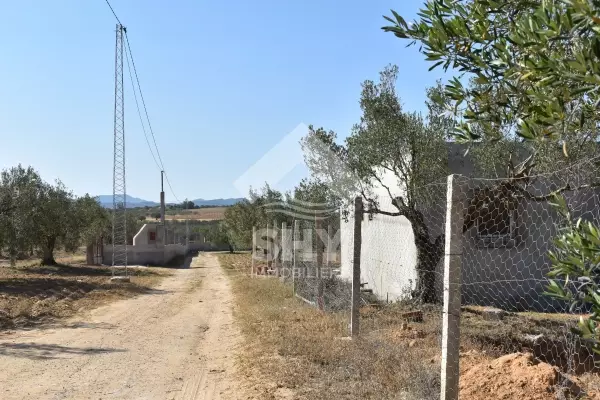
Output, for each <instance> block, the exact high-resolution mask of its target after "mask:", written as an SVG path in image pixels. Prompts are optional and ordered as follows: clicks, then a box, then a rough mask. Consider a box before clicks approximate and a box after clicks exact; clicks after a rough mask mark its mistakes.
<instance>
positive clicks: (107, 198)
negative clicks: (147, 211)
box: [96, 194, 159, 208]
mask: <svg viewBox="0 0 600 400" xmlns="http://www.w3.org/2000/svg"><path fill="white" fill-rule="evenodd" d="M96 197H97V198H98V202H99V203H100V205H101V206H102V207H106V208H111V207H112V206H113V197H112V194H103V195H100V196H96ZM126 202H127V208H135V207H145V206H149V207H154V206H158V205H159V203H156V202H154V201H148V200H144V199H140V198H137V197H132V196H130V195H127V197H126Z"/></svg>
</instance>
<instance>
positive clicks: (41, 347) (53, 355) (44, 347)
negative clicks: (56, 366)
mask: <svg viewBox="0 0 600 400" xmlns="http://www.w3.org/2000/svg"><path fill="white" fill-rule="evenodd" d="M125 351H127V350H125V349H114V348H101V347H68V346H61V345H58V344H38V343H1V344H0V357H14V358H28V359H30V360H53V359H57V358H72V357H77V356H84V355H94V354H107V353H117V352H119V353H121V352H125Z"/></svg>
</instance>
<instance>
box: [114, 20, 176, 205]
mask: <svg viewBox="0 0 600 400" xmlns="http://www.w3.org/2000/svg"><path fill="white" fill-rule="evenodd" d="M125 42H126V43H127V54H128V56H127V57H128V58H127V60H128V61H129V58H131V65H132V66H133V74H134V75H135V81H136V82H137V88H138V91H139V92H140V99H141V100H142V106H143V107H144V114H146V121H147V122H148V129H149V130H150V135H152V142H153V143H154V149H155V150H156V155H157V156H158V161H159V162H158V163H157V165H158V164H160V167H161V168H160V169H161V171H165V178H166V179H167V185H168V186H169V190H170V191H171V194H172V195H173V197H175V200H176V201H177V202H178V203H179V202H180V201H179V198H178V197H177V195H176V194H175V191H174V190H173V186H172V185H171V181H170V180H169V175H167V172H166V168H165V164H164V163H163V160H162V157H161V156H160V151H159V150H158V145H157V144H156V137H155V136H154V130H153V129H152V123H151V122H150V116H149V115H148V108H147V107H146V101H145V100H144V93H143V92H142V85H141V84H140V79H139V76H138V73H137V68H136V66H135V60H134V59H133V53H132V51H131V45H130V44H129V36H128V35H127V31H125ZM132 84H133V80H132ZM136 101H137V100H136ZM142 125H143V124H142ZM144 133H145V131H144ZM154 161H155V162H156V159H155V160H154Z"/></svg>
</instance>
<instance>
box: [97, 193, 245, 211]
mask: <svg viewBox="0 0 600 400" xmlns="http://www.w3.org/2000/svg"><path fill="white" fill-rule="evenodd" d="M96 198H97V199H98V202H99V203H100V205H101V206H103V207H106V208H111V207H112V206H113V196H112V194H104V195H98V196H96ZM243 199H244V198H243V197H228V198H218V199H208V200H207V199H202V198H198V199H195V200H191V201H192V202H193V203H194V204H195V205H197V206H214V207H223V206H232V205H234V204H236V203H238V202H240V201H242V200H243ZM125 201H126V202H127V208H136V207H146V206H148V207H156V206H158V205H160V203H158V202H156V201H150V200H144V199H141V198H139V197H133V196H130V195H127V196H126V199H125ZM168 204H174V203H168Z"/></svg>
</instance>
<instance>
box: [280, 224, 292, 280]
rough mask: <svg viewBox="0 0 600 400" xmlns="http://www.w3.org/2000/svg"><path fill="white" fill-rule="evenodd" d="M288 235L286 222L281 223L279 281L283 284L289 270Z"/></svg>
mask: <svg viewBox="0 0 600 400" xmlns="http://www.w3.org/2000/svg"><path fill="white" fill-rule="evenodd" d="M289 240H290V233H289V232H288V226H287V222H285V221H284V222H282V223H281V273H280V275H279V276H280V280H281V281H282V282H285V280H286V278H287V276H288V274H289V269H290V243H289Z"/></svg>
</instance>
